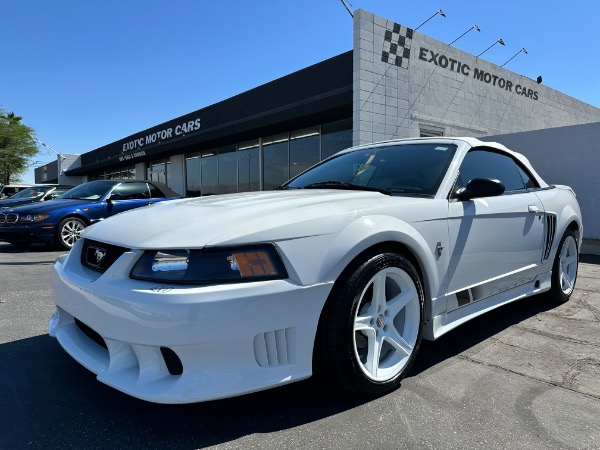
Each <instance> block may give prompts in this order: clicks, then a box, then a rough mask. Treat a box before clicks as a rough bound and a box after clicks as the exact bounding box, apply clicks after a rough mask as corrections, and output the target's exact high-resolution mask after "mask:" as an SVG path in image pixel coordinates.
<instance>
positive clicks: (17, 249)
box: [0, 242, 66, 253]
mask: <svg viewBox="0 0 600 450" xmlns="http://www.w3.org/2000/svg"><path fill="white" fill-rule="evenodd" d="M57 251H60V250H59V249H57V248H56V247H53V246H51V245H46V244H31V245H26V246H25V245H23V246H19V245H12V244H9V243H8V242H0V253H50V252H57ZM64 252H66V250H63V253H64Z"/></svg>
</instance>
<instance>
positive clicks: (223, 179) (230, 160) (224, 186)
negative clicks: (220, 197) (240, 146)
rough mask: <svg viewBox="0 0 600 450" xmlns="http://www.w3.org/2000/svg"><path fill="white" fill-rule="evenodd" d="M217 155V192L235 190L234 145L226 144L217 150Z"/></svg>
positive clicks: (235, 159)
mask: <svg viewBox="0 0 600 450" xmlns="http://www.w3.org/2000/svg"><path fill="white" fill-rule="evenodd" d="M217 153H218V156H219V194H230V193H232V192H237V191H238V187H237V158H236V145H235V144H233V145H227V146H225V147H221V148H219V150H218V152H217Z"/></svg>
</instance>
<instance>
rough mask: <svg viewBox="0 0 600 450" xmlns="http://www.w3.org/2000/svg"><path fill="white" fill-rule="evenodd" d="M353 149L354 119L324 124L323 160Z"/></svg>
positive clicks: (322, 136) (322, 129)
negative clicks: (350, 148)
mask: <svg viewBox="0 0 600 450" xmlns="http://www.w3.org/2000/svg"><path fill="white" fill-rule="evenodd" d="M349 147H352V119H343V120H338V121H336V122H329V123H324V124H323V125H322V126H321V159H326V158H329V157H330V156H331V155H333V154H335V153H337V152H339V151H341V150H344V149H347V148H349Z"/></svg>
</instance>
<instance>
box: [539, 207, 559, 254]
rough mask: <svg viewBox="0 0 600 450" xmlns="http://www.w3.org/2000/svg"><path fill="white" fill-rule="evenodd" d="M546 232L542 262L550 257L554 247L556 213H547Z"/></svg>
mask: <svg viewBox="0 0 600 450" xmlns="http://www.w3.org/2000/svg"><path fill="white" fill-rule="evenodd" d="M545 218H546V234H545V235H544V243H545V244H544V253H543V255H542V262H545V261H547V260H548V258H549V257H550V250H551V249H552V243H553V242H554V235H555V234H556V214H548V213H547V214H546V215H545Z"/></svg>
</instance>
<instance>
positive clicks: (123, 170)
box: [89, 166, 135, 181]
mask: <svg viewBox="0 0 600 450" xmlns="http://www.w3.org/2000/svg"><path fill="white" fill-rule="evenodd" d="M134 178H135V167H134V166H127V167H120V168H118V169H112V170H110V169H109V170H105V171H102V172H97V173H95V174H93V175H91V176H90V177H89V180H90V181H93V180H132V179H134Z"/></svg>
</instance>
